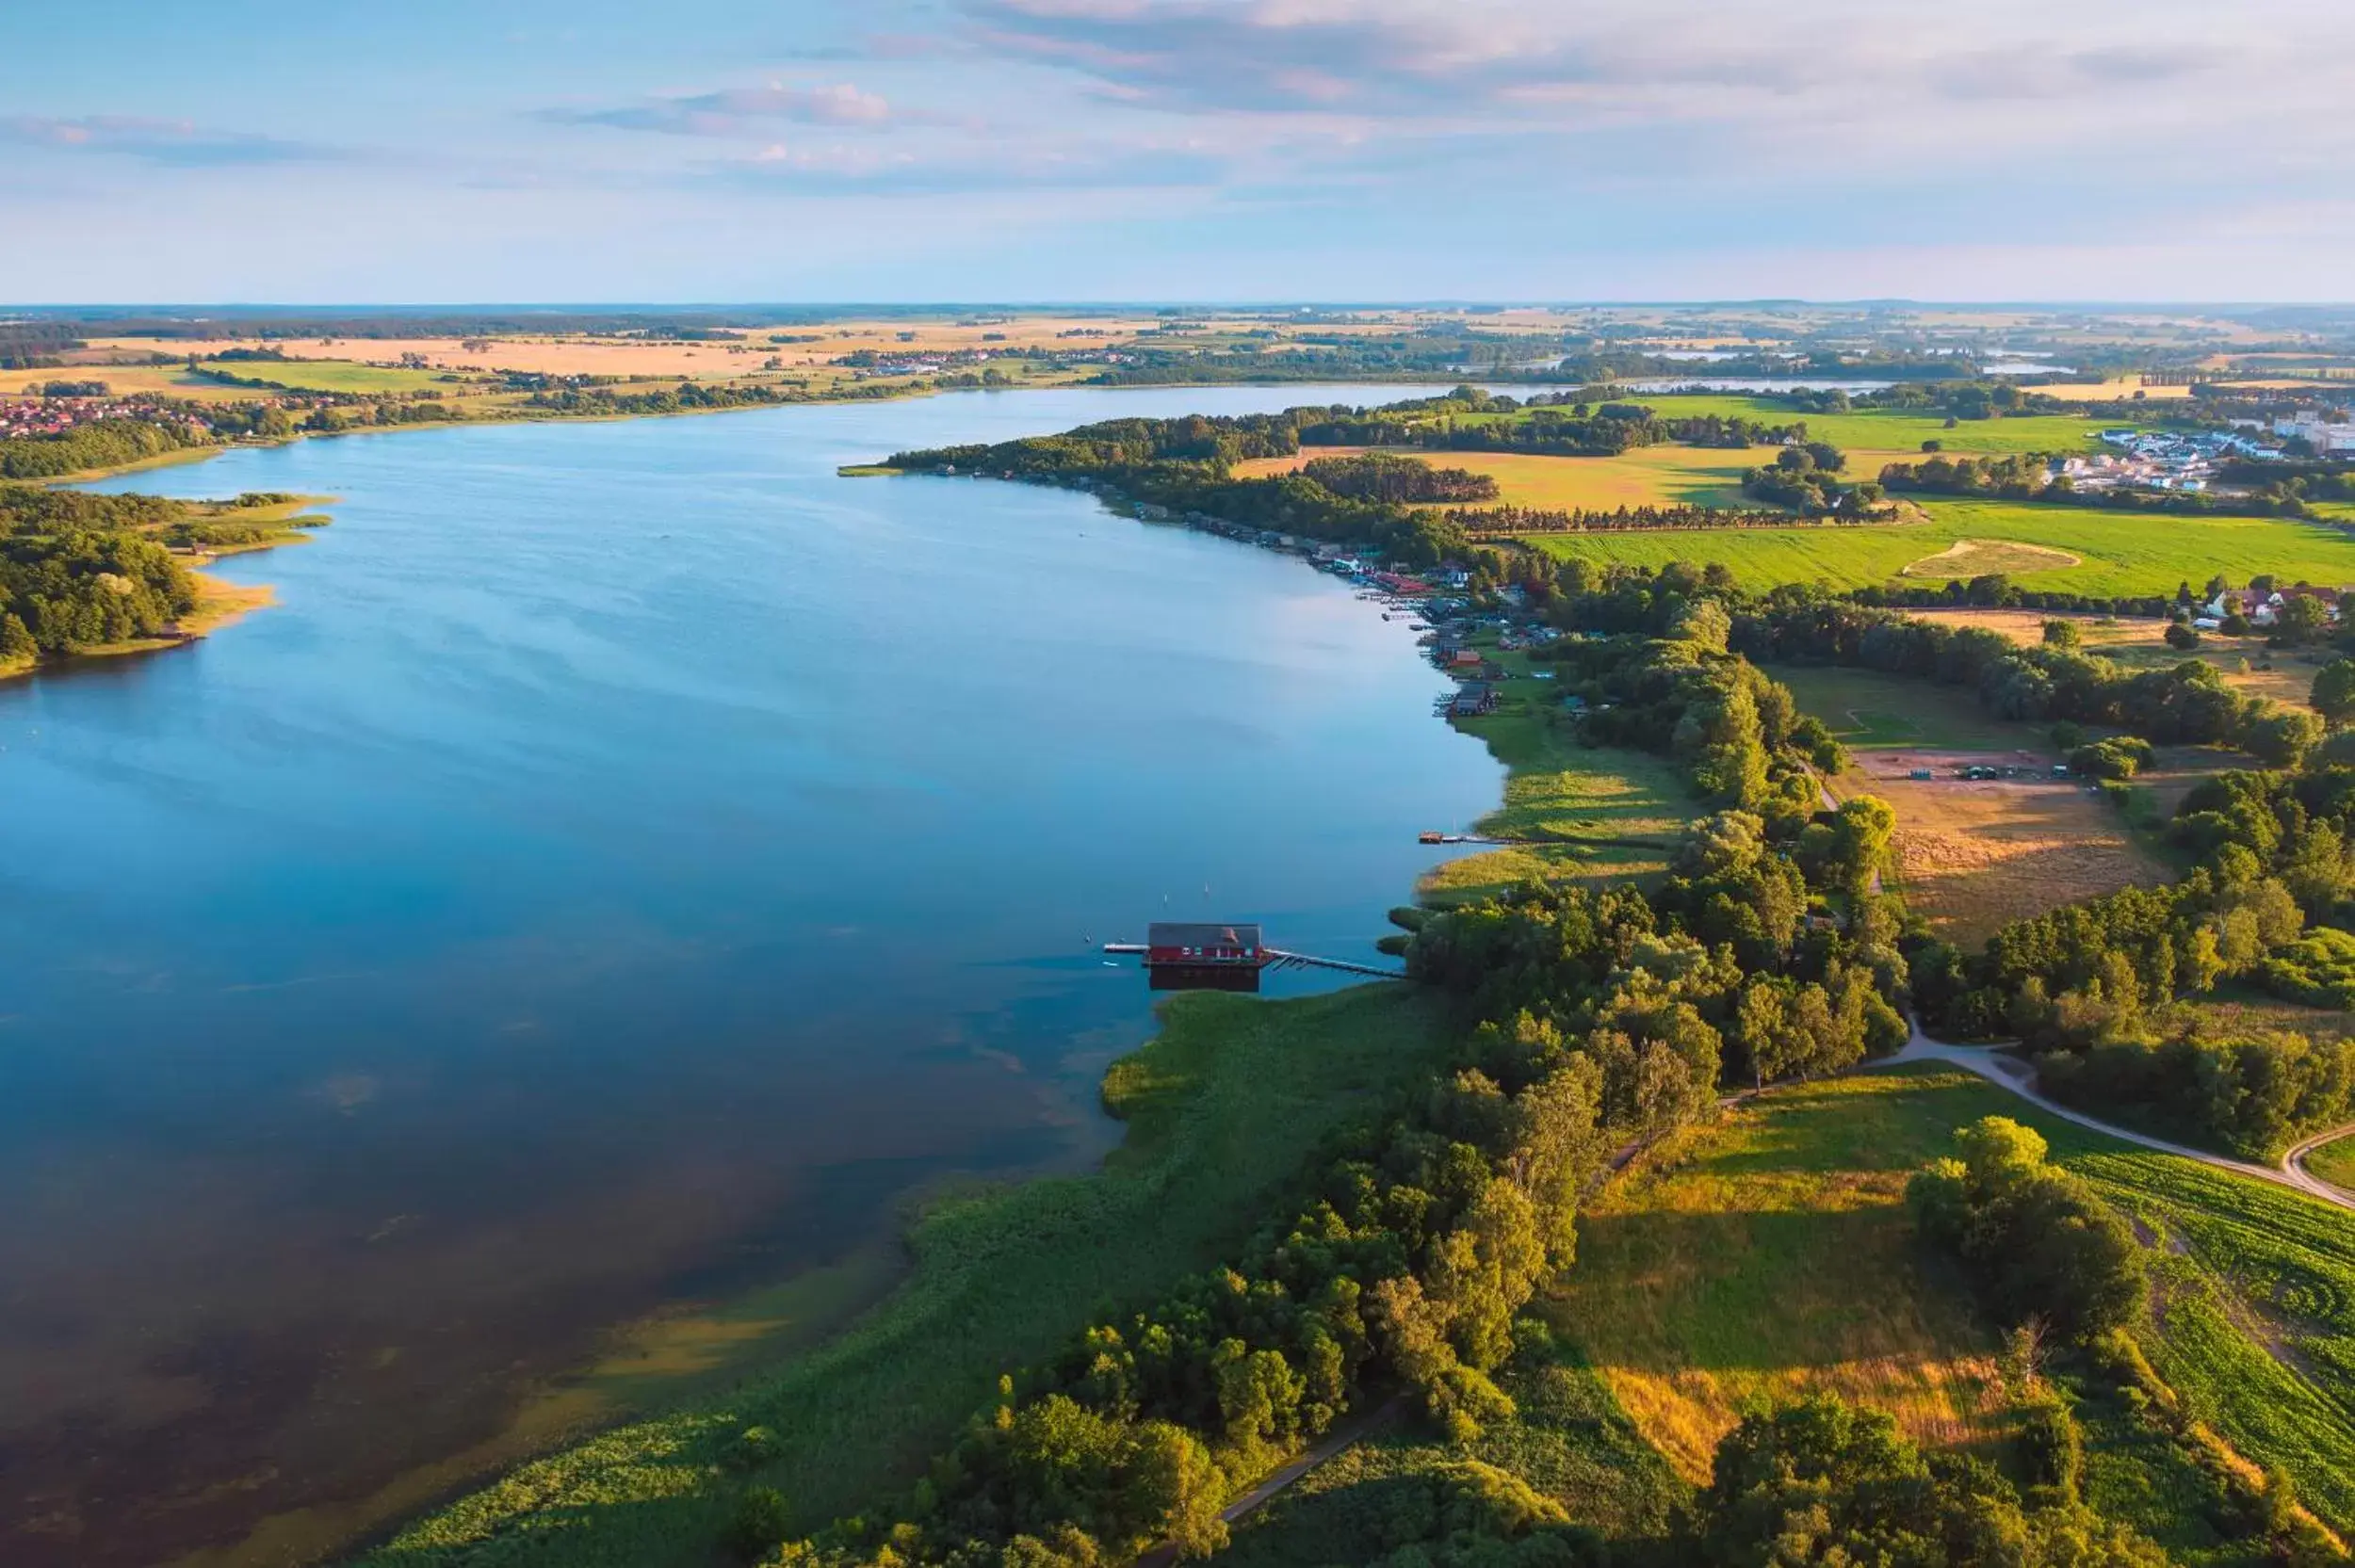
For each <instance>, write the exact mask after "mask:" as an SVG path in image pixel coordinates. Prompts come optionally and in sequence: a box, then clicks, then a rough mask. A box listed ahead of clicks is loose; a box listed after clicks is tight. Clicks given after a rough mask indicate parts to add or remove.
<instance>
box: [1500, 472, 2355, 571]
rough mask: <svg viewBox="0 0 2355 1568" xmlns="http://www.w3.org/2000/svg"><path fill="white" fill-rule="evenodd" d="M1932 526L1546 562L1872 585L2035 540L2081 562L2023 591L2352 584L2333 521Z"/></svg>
mask: <svg viewBox="0 0 2355 1568" xmlns="http://www.w3.org/2000/svg"><path fill="white" fill-rule="evenodd" d="M1908 499H1910V500H1913V501H1916V502H1918V503H1919V505H1920V507H1921V509H1922V511H1923V513H1924V516H1925V521H1924V522H1921V523H1915V524H1890V525H1870V526H1862V527H1792V528H1728V529H1722V530H1718V531H1714V532H1701V533H1696V532H1692V531H1687V530H1673V531H1668V532H1660V533H1594V534H1539V535H1535V536H1532V537H1531V539H1530V540H1529V542H1530V543H1531V544H1532V545H1534V546H1535V548H1537V549H1540V550H1543V551H1545V552H1546V553H1547V554H1549V555H1552V556H1556V557H1559V558H1566V559H1567V558H1570V557H1573V556H1576V557H1582V558H1585V559H1589V560H1596V561H1618V562H1624V563H1626V564H1628V565H1631V566H1643V567H1649V568H1657V567H1660V566H1663V565H1665V564H1666V563H1667V562H1669V561H1672V560H1683V561H1693V562H1697V563H1700V564H1706V563H1708V562H1711V561H1717V562H1722V563H1723V564H1724V565H1725V566H1726V567H1728V568H1729V569H1730V570H1731V571H1732V572H1733V574H1735V575H1736V576H1737V577H1739V578H1740V579H1741V581H1742V582H1743V583H1744V585H1745V586H1747V587H1750V588H1754V589H1764V588H1770V587H1772V586H1774V585H1775V584H1777V583H1786V582H1824V583H1828V584H1829V585H1831V586H1832V587H1834V588H1865V587H1870V586H1874V585H1877V584H1882V583H1888V582H1892V581H1896V580H1899V579H1900V578H1901V576H1902V574H1903V573H1904V571H1905V569H1906V568H1907V567H1908V565H1910V564H1912V563H1913V562H1915V561H1920V560H1924V559H1926V558H1929V557H1932V556H1935V555H1937V554H1938V553H1939V552H1940V551H1941V550H1944V549H1947V548H1949V547H1951V546H1953V545H1954V544H1956V543H1958V542H1961V541H1964V540H1980V541H1989V542H2012V543H2021V544H2029V545H2038V546H2042V547H2044V548H2046V549H2049V550H2055V551H2059V552H2063V553H2065V554H2067V555H2069V556H2072V557H2074V558H2076V564H2074V565H2069V564H2062V563H2055V564H2054V565H2051V566H2048V567H2041V568H2038V569H2035V570H2025V571H2015V572H2013V573H2012V574H2011V575H2012V576H2013V578H2014V580H2015V581H2017V582H2019V583H2020V584H2021V585H2022V587H2027V588H2038V589H2065V590H2073V591H2076V592H2082V593H2098V594H2171V593H2173V592H2174V591H2175V588H2176V585H2177V584H2178V583H2181V582H2185V581H2189V582H2191V583H2193V584H2195V585H2198V584H2201V583H2205V582H2206V581H2207V580H2208V578H2209V577H2210V576H2211V575H2212V574H2216V573H2218V572H2221V573H2222V574H2224V575H2225V576H2226V577H2228V578H2231V579H2232V580H2233V581H2235V582H2247V581H2248V580H2249V578H2250V577H2251V576H2254V575H2256V574H2259V573H2266V572H2269V573H2272V574H2274V575H2275V576H2277V577H2280V578H2281V579H2282V581H2284V582H2297V581H2299V580H2301V579H2302V580H2304V581H2307V582H2312V583H2320V584H2327V585H2331V586H2334V587H2335V586H2340V585H2346V584H2355V533H2350V532H2349V531H2348V530H2347V529H2346V528H2344V527H2338V526H2333V525H2331V524H2328V523H2302V522H2298V521H2295V520H2293V519H2288V518H2272V517H2198V516H2181V517H2177V516H2155V515H2141V514H2137V513H2134V512H2129V511H2123V510H2114V509H2103V508H2095V507H2062V506H2046V505H2043V504H2041V503H2036V502H2024V501H2021V502H2014V501H1957V500H1948V499H1944V498H1941V497H1937V496H1915V497H1908Z"/></svg>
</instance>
